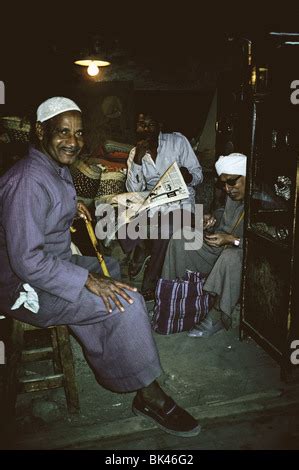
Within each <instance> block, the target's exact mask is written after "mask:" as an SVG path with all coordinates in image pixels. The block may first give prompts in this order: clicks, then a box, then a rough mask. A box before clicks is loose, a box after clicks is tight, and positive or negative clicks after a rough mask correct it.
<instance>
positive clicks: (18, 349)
mask: <svg viewBox="0 0 299 470" xmlns="http://www.w3.org/2000/svg"><path fill="white" fill-rule="evenodd" d="M11 326H12V328H11V335H10V340H9V345H8V351H7V353H8V354H7V365H6V366H5V367H6V373H5V383H4V384H3V403H1V406H0V408H1V415H2V416H1V426H0V435H1V434H2V424H3V425H4V428H5V435H4V436H1V443H3V442H4V441H6V443H7V445H8V443H9V442H10V440H13V439H14V437H13V436H14V433H15V415H16V403H17V395H18V388H19V371H20V366H21V359H22V350H23V341H24V332H23V327H22V323H20V322H18V321H17V320H13V322H12V325H11ZM1 443H0V448H1Z"/></svg>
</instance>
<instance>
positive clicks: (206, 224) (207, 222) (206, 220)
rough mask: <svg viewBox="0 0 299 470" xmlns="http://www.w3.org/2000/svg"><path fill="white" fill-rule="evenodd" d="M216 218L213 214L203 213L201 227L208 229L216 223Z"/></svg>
mask: <svg viewBox="0 0 299 470" xmlns="http://www.w3.org/2000/svg"><path fill="white" fill-rule="evenodd" d="M216 222H217V221H216V219H215V217H214V216H213V215H211V214H205V215H204V216H203V229H204V230H209V229H210V228H212V227H214V225H215V224H216Z"/></svg>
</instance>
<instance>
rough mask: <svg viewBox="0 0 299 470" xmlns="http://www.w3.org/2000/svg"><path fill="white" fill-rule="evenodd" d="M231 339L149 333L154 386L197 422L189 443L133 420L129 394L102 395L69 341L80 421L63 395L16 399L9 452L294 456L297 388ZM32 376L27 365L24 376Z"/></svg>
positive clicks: (246, 344) (249, 346)
mask: <svg viewBox="0 0 299 470" xmlns="http://www.w3.org/2000/svg"><path fill="white" fill-rule="evenodd" d="M124 266H125V264H124V265H123V268H124ZM138 282H140V279H137V282H136V283H137V285H138ZM151 308H152V305H151V304H148V310H149V315H150V314H151V313H150V311H151ZM238 336H239V335H238V328H237V327H235V328H233V329H232V330H230V331H225V330H222V331H220V332H218V333H217V334H216V335H214V336H213V337H211V338H208V339H201V338H189V337H188V336H187V333H185V332H184V333H179V334H175V335H170V336H161V335H158V334H156V333H154V337H155V340H156V342H157V345H158V349H159V353H160V357H161V363H162V366H163V375H162V376H161V378H160V383H161V384H162V386H163V387H164V388H165V390H166V391H167V392H168V393H169V394H171V395H172V397H173V398H174V399H175V400H176V401H177V402H178V403H179V404H180V405H182V406H184V407H186V408H187V409H188V410H189V411H190V412H192V413H193V415H194V416H195V417H196V418H198V419H199V420H200V422H201V424H202V428H203V429H202V432H201V433H200V435H199V436H197V437H196V438H191V439H186V438H176V437H174V436H171V435H167V434H166V433H164V432H163V431H161V430H159V429H158V428H156V426H155V425H154V424H153V423H152V422H151V421H148V420H147V419H145V418H142V417H136V416H134V415H133V414H132V411H131V402H132V398H133V396H134V394H115V393H112V392H110V391H107V390H105V389H103V388H101V387H100V386H99V385H98V384H97V382H96V381H95V379H94V376H93V374H92V372H91V370H90V369H89V368H88V366H87V364H86V362H85V359H84V357H83V355H82V351H81V348H80V346H79V345H78V343H77V342H76V341H75V340H74V339H73V338H72V346H73V351H74V356H75V367H76V375H77V383H78V390H79V396H80V405H81V413H80V415H78V416H76V415H75V416H68V414H67V412H66V406H65V397H64V392H63V390H62V389H56V390H52V391H47V392H38V393H34V394H32V393H31V394H26V395H20V396H19V399H18V407H17V414H18V420H17V431H18V432H17V439H16V442H15V444H14V448H17V449H120V450H122V449H131V450H132V449H210V450H214V449H285V448H291V449H299V393H298V392H299V387H298V385H297V386H296V385H287V384H285V383H283V382H281V380H280V369H279V366H278V365H277V364H276V363H275V362H274V361H273V360H272V359H271V358H270V357H269V356H268V355H267V354H266V353H265V352H264V351H263V350H262V349H261V348H260V347H259V346H257V345H256V344H255V342H254V341H253V340H251V339H250V338H247V339H246V340H245V341H242V342H240V341H239V337H238ZM35 366H36V365H35ZM48 366H50V365H49V364H44V365H43V367H48ZM38 372H40V371H38V370H37V369H34V368H33V365H32V366H31V370H27V372H26V373H27V374H29V375H35V374H37V373H38Z"/></svg>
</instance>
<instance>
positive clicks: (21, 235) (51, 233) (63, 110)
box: [0, 97, 200, 437]
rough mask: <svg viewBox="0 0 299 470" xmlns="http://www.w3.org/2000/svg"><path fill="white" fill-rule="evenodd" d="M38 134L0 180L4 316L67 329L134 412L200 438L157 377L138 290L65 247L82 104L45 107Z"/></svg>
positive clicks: (57, 102) (115, 271)
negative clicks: (128, 398)
mask: <svg viewBox="0 0 299 470" xmlns="http://www.w3.org/2000/svg"><path fill="white" fill-rule="evenodd" d="M36 136H37V142H38V145H37V147H36V148H34V147H31V148H30V150H29V155H28V156H27V157H26V158H24V159H22V160H20V161H19V162H18V163H17V164H16V165H14V166H13V167H12V168H11V169H10V170H9V171H8V172H7V173H5V174H4V176H2V177H1V178H0V265H1V272H0V306H1V313H3V314H4V315H6V316H7V317H13V318H16V319H18V320H21V321H23V322H25V323H29V324H32V325H35V326H38V327H48V326H51V325H69V328H70V329H71V330H72V332H73V333H74V335H75V336H76V337H77V338H78V339H79V341H80V343H81V345H82V347H83V349H84V354H85V357H86V358H87V361H88V363H89V365H90V366H91V368H92V369H93V371H94V373H95V376H96V379H97V380H98V382H99V383H100V384H101V385H103V386H104V387H106V388H107V389H109V390H112V391H114V392H119V393H121V392H132V391H137V393H136V395H135V398H134V400H133V411H134V413H135V414H141V415H142V416H145V417H147V418H150V419H151V420H154V421H155V422H156V423H157V424H158V426H159V427H160V428H162V429H163V430H164V431H166V432H169V433H171V434H175V435H178V436H186V437H187V436H194V435H197V434H198V432H199V431H200V426H199V424H198V422H197V420H196V419H194V418H193V416H191V415H190V414H189V413H188V412H187V411H185V410H184V409H183V408H181V407H180V406H178V405H177V404H176V403H175V402H174V400H173V399H172V398H171V397H170V396H168V395H166V394H165V392H164V391H163V390H162V388H161V387H160V386H159V384H158V382H157V381H156V378H157V377H158V376H159V375H160V374H161V371H162V370H161V365H160V360H159V355H158V351H157V348H156V344H155V342H154V339H153V336H152V332H151V327H150V323H149V319H148V315H147V310H146V306H145V302H144V299H143V298H142V296H141V295H140V294H139V293H138V292H136V289H135V288H133V287H130V286H129V285H127V284H124V283H123V282H121V281H119V278H120V269H119V264H118V263H117V261H116V260H113V259H112V258H108V259H106V263H107V267H108V270H109V271H110V274H111V276H112V277H111V278H107V277H104V276H103V273H102V271H101V268H100V266H99V263H98V261H97V259H96V258H92V257H87V256H78V255H72V253H71V249H70V245H71V238H70V226H71V224H72V221H73V218H74V217H75V215H76V212H77V209H78V208H77V197H76V191H75V188H74V185H73V182H72V177H71V174H70V171H69V168H68V167H69V165H71V164H72V163H73V161H74V160H75V159H76V157H77V156H78V155H79V153H80V151H81V149H82V147H83V144H84V141H83V128H82V117H81V111H80V108H79V107H78V106H77V105H76V103H74V102H73V101H71V100H69V99H68V98H64V97H54V98H51V99H49V100H47V101H46V102H44V103H42V104H41V105H40V107H39V108H38V111H37V123H36ZM79 209H80V208H79ZM81 211H82V207H81ZM83 213H84V210H83ZM85 215H86V216H88V212H86V213H85ZM24 289H25V290H27V291H28V290H29V294H31V300H30V299H29V298H28V299H25V300H26V302H25V300H24V301H22V298H23V299H24V297H26V295H27V294H26V293H25V292H22V291H23V290H24ZM33 293H34V294H35V296H33V295H32V294H33ZM20 300H21V303H20ZM23 302H24V306H23V305H22V303H23Z"/></svg>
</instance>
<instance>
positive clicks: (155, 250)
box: [119, 114, 202, 300]
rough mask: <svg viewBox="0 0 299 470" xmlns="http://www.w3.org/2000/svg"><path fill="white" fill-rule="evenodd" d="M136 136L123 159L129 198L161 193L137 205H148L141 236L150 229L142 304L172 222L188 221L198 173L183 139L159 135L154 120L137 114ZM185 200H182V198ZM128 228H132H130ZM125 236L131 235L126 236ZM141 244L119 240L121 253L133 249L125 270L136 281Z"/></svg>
mask: <svg viewBox="0 0 299 470" xmlns="http://www.w3.org/2000/svg"><path fill="white" fill-rule="evenodd" d="M136 134H137V140H138V142H137V145H136V147H134V148H133V149H132V150H131V152H130V155H129V158H128V174H127V182H126V186H127V190H128V191H130V192H131V193H132V192H138V193H140V192H144V191H147V192H148V193H147V194H148V195H149V194H151V192H152V191H153V190H154V191H158V192H159V191H160V189H162V191H160V193H159V194H153V193H152V194H151V195H150V196H149V199H148V200H147V202H142V200H141V201H140V202H141V205H142V204H143V208H144V207H145V205H146V204H149V206H148V209H149V210H148V211H147V217H146V218H145V217H142V216H140V218H141V219H142V220H140V225H139V228H140V231H141V235H142V234H144V232H145V229H146V230H147V229H148V228H149V233H147V235H148V242H149V243H147V245H149V246H148V251H147V252H146V253H145V254H149V255H150V261H149V263H148V264H147V267H146V270H145V273H144V278H143V285H142V289H141V291H142V294H143V295H144V297H145V299H146V300H147V299H150V298H152V297H153V294H154V288H155V285H156V281H157V279H158V278H159V276H160V274H161V270H162V266H163V262H164V256H165V253H166V250H167V246H168V242H169V239H170V238H171V236H172V232H173V220H175V219H177V218H178V213H179V214H180V216H181V212H183V211H184V212H185V211H186V212H187V213H188V215H189V220H190V219H191V215H192V214H193V213H194V210H195V189H194V187H195V186H196V185H198V184H199V183H201V181H202V169H201V166H200V164H199V162H198V159H197V157H196V155H195V153H194V152H193V150H192V147H191V145H190V143H189V142H188V140H187V139H186V137H185V136H183V135H182V134H180V133H178V132H174V133H171V134H166V133H162V132H160V125H159V123H158V121H157V119H154V118H153V117H152V116H151V115H149V114H139V116H138V120H137V127H136ZM173 163H176V164H177V166H176V167H174V166H172V164H173ZM178 168H179V170H180V171H178ZM170 169H171V171H170ZM167 170H169V173H168V174H167V173H165V172H166V171H167ZM162 175H163V181H164V183H163V187H162V188H159V184H160V180H161V177H162ZM170 175H172V176H170ZM182 182H183V183H185V187H184V191H183V192H182V193H181V196H182V194H184V197H178V198H177V199H174V198H172V196H174V193H172V191H173V186H177V183H178V184H179V186H180V185H181V186H182V184H181V183H182ZM174 183H175V184H174ZM186 188H187V192H188V194H187V192H186ZM176 190H177V196H179V190H178V188H177V187H176ZM186 195H187V197H185V196H186ZM156 196H157V197H156ZM155 201H156V203H157V204H156V206H159V207H155V206H154V204H155ZM171 214H172V215H171ZM166 215H167V217H166ZM168 216H169V217H168ZM193 218H194V216H193ZM144 219H145V220H144ZM168 219H169V220H168ZM186 220H187V217H186V218H185V221H186ZM135 222H136V221H135ZM131 223H132V222H131ZM185 223H186V222H185ZM129 225H130V224H129ZM132 225H133V227H135V223H133V224H132ZM155 227H156V229H155ZM147 231H148V230H147ZM132 232H134V230H132ZM128 235H132V233H130V230H129V231H128ZM142 238H143V237H142V236H140V237H139V238H134V237H132V236H128V237H126V239H122V237H119V241H120V244H121V246H122V247H123V249H124V251H125V252H131V251H132V250H133V249H134V248H135V253H134V255H135V256H134V258H135V259H133V263H131V269H130V273H131V277H132V278H134V277H136V275H137V274H138V273H139V271H140V269H141V268H142V267H143V266H144V264H143V263H145V262H146V260H147V257H146V258H141V262H140V259H138V255H139V254H140V253H142V254H143V255H144V251H143V250H140V249H138V248H139V247H140V246H141V247H142V245H144V243H143V242H144V240H142ZM134 261H135V262H134Z"/></svg>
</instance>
